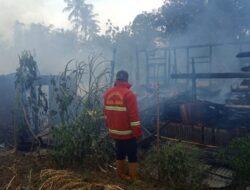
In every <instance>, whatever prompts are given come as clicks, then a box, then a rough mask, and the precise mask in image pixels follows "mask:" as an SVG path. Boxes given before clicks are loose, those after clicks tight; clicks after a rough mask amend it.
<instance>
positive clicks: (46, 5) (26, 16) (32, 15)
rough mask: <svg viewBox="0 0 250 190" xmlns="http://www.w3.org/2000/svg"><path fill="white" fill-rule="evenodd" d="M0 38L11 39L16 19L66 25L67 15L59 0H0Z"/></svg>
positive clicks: (24, 21) (26, 21) (25, 21)
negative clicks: (63, 11) (64, 13)
mask: <svg viewBox="0 0 250 190" xmlns="http://www.w3.org/2000/svg"><path fill="white" fill-rule="evenodd" d="M0 5H1V8H0V23H1V27H0V40H2V41H8V42H10V41H12V39H13V38H12V37H13V27H14V24H15V22H16V21H20V22H23V23H25V24H29V23H33V22H34V23H45V24H48V25H49V24H52V23H57V26H59V25H60V26H61V27H65V26H66V27H67V26H68V25H69V24H68V22H67V16H66V15H63V13H62V9H63V6H64V3H63V1H61V0H53V1H50V0H25V1H21V0H7V1H6V0H0Z"/></svg>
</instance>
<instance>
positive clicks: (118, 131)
mask: <svg viewBox="0 0 250 190" xmlns="http://www.w3.org/2000/svg"><path fill="white" fill-rule="evenodd" d="M109 132H110V133H112V134H115V135H129V134H132V131H131V130H127V131H120V130H113V129H109Z"/></svg>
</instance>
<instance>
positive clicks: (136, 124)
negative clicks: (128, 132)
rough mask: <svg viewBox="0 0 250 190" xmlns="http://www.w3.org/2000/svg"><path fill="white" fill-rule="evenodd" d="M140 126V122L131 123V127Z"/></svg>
mask: <svg viewBox="0 0 250 190" xmlns="http://www.w3.org/2000/svg"><path fill="white" fill-rule="evenodd" d="M138 125H141V122H140V121H134V122H130V126H138Z"/></svg>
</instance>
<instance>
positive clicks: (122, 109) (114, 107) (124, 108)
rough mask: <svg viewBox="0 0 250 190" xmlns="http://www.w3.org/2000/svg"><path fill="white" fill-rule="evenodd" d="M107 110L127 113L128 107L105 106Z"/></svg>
mask: <svg viewBox="0 0 250 190" xmlns="http://www.w3.org/2000/svg"><path fill="white" fill-rule="evenodd" d="M105 109H106V110H109V111H127V108H126V107H120V106H105Z"/></svg>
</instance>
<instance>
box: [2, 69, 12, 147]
mask: <svg viewBox="0 0 250 190" xmlns="http://www.w3.org/2000/svg"><path fill="white" fill-rule="evenodd" d="M0 97H1V98H0V143H2V142H4V141H6V138H8V135H7V133H9V132H10V130H11V128H12V127H13V119H12V118H13V110H14V102H15V74H10V75H2V76H0Z"/></svg>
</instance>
